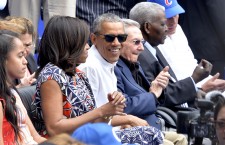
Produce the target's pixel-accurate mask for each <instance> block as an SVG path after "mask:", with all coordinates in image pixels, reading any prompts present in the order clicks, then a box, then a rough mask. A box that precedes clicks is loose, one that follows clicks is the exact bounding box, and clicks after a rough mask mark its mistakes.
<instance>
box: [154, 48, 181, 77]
mask: <svg viewBox="0 0 225 145" xmlns="http://www.w3.org/2000/svg"><path fill="white" fill-rule="evenodd" d="M156 57H157V58H158V61H159V63H160V64H161V66H162V67H163V68H164V67H165V66H169V67H170V65H169V64H168V62H167V61H166V59H165V58H164V56H163V55H162V53H161V52H160V50H159V48H158V47H156ZM169 73H170V75H171V76H172V77H173V78H174V79H175V80H176V81H177V77H176V75H175V73H174V72H173V70H172V69H171V67H170V69H169Z"/></svg>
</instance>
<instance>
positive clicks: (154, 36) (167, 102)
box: [130, 2, 212, 110]
mask: <svg viewBox="0 0 225 145" xmlns="http://www.w3.org/2000/svg"><path fill="white" fill-rule="evenodd" d="M164 11H165V8H164V7H162V6H160V5H158V4H155V3H151V2H142V3H139V4H137V5H135V6H134V7H133V8H132V9H131V11H130V18H131V19H133V20H135V21H137V22H139V24H140V25H141V31H142V35H143V37H144V39H145V40H146V42H145V44H144V51H143V52H142V53H141V54H140V56H139V58H138V60H139V61H140V64H141V66H142V68H143V70H144V73H145V75H146V76H147V79H148V80H149V81H152V80H154V79H155V78H156V77H157V75H158V74H159V72H160V71H161V70H162V69H163V67H165V66H168V63H167V61H166V60H165V58H164V57H163V55H162V54H161V53H160V51H158V48H157V45H159V44H163V43H164V40H165V38H166V33H167V26H166V18H165V12H164ZM211 69H212V65H211V64H210V63H209V62H207V61H206V60H202V61H201V62H200V63H199V65H198V66H197V67H196V68H195V70H194V72H193V74H192V76H191V77H188V78H185V79H183V80H180V81H177V79H176V76H175V75H174V73H173V71H172V69H170V70H169V73H170V75H171V79H170V80H169V84H168V86H167V87H166V88H165V89H164V91H163V93H162V94H161V97H159V101H160V103H161V105H163V106H166V107H169V108H171V109H174V110H177V109H184V108H187V107H190V106H193V105H194V104H193V102H194V100H195V98H196V96H197V91H198V88H196V86H195V83H197V82H199V81H201V80H202V79H204V78H205V77H207V76H208V75H209V73H210V71H211ZM175 106H176V107H175Z"/></svg>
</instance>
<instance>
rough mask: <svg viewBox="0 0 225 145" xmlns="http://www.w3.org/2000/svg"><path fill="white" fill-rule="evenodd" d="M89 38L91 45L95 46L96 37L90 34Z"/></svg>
mask: <svg viewBox="0 0 225 145" xmlns="http://www.w3.org/2000/svg"><path fill="white" fill-rule="evenodd" d="M90 38H91V43H92V44H94V45H95V44H96V39H97V37H96V35H95V34H94V33H91V35H90Z"/></svg>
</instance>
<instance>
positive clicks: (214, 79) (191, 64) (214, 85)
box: [148, 0, 225, 92]
mask: <svg viewBox="0 0 225 145" xmlns="http://www.w3.org/2000/svg"><path fill="white" fill-rule="evenodd" d="M148 1H149V2H154V3H158V4H160V5H162V6H164V7H165V14H166V18H167V23H166V25H167V27H168V31H167V32H168V36H167V38H166V39H165V42H164V44H160V45H158V48H159V50H160V51H161V53H162V54H163V56H164V57H165V59H166V60H167V62H168V63H169V65H170V67H171V68H172V70H173V72H174V73H175V75H176V77H177V79H178V80H182V79H184V78H186V77H189V76H191V75H192V73H193V71H194V69H195V67H196V66H197V65H198V64H197V60H196V59H195V58H194V55H193V53H192V50H191V48H190V47H189V45H188V41H187V38H186V36H185V34H184V32H183V30H182V28H181V27H180V25H179V24H178V19H179V14H181V13H184V12H185V11H184V9H183V8H182V7H181V6H180V5H179V4H178V3H177V1H176V0H171V1H170V2H172V3H177V5H176V6H173V7H171V5H170V3H166V1H164V0H148ZM219 75H220V74H219V73H217V74H215V75H214V76H209V77H207V78H206V79H204V80H202V81H201V82H199V83H198V84H197V87H199V88H201V89H202V90H203V91H204V92H209V91H211V90H215V89H216V90H223V91H224V89H225V80H221V79H218V77H219Z"/></svg>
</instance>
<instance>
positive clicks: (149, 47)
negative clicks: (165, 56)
mask: <svg viewBox="0 0 225 145" xmlns="http://www.w3.org/2000/svg"><path fill="white" fill-rule="evenodd" d="M144 46H145V47H146V48H147V49H148V50H149V51H150V52H151V53H152V55H153V56H154V57H155V59H156V60H158V59H157V57H156V49H155V48H154V47H152V46H151V44H149V43H148V42H147V41H146V42H145V44H144Z"/></svg>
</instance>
